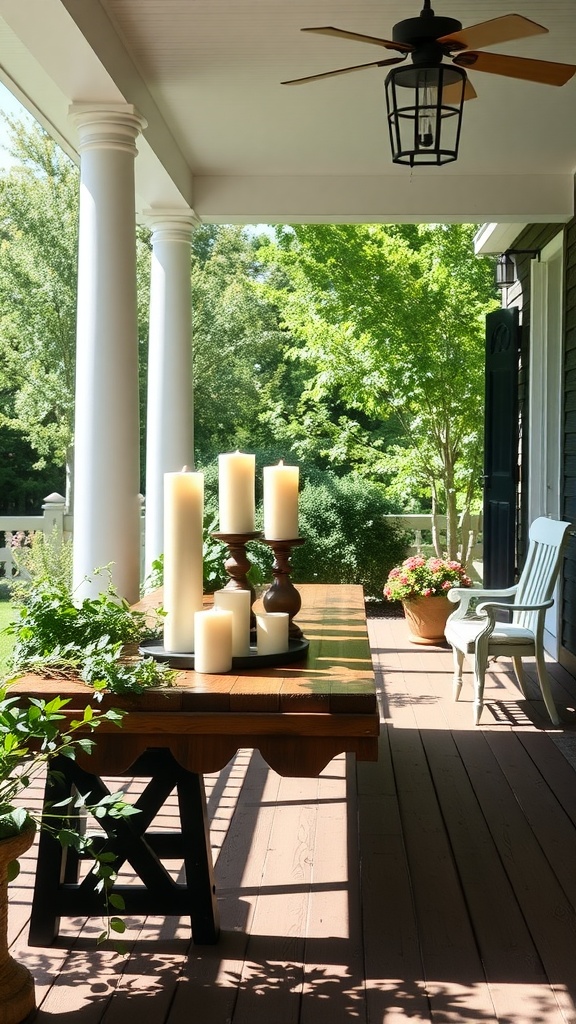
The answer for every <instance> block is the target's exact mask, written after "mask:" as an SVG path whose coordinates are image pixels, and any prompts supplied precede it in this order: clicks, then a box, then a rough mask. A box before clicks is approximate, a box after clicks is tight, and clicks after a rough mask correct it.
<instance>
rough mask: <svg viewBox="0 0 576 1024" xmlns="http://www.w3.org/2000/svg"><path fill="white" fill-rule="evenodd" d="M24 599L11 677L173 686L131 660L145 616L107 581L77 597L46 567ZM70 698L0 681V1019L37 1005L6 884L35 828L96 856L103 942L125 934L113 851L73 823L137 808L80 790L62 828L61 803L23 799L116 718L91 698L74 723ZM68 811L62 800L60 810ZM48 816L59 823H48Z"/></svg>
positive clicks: (156, 668) (156, 667) (138, 688)
mask: <svg viewBox="0 0 576 1024" xmlns="http://www.w3.org/2000/svg"><path fill="white" fill-rule="evenodd" d="M17 596H18V597H19V598H20V601H21V605H20V608H19V612H18V615H17V618H16V619H15V621H14V622H13V623H12V625H10V626H9V627H7V630H6V632H8V633H9V634H11V635H12V637H13V640H14V645H13V650H12V655H11V666H10V667H11V677H12V678H14V677H15V676H17V675H20V674H22V673H23V672H26V671H27V672H34V673H37V674H40V675H41V674H43V673H47V674H50V675H51V676H58V675H62V676H73V677H76V678H79V679H83V680H84V682H86V683H87V691H86V692H87V699H88V696H89V695H90V689H89V687H90V688H92V695H93V696H94V697H95V698H96V700H97V699H98V694H99V692H100V691H103V690H106V691H108V692H112V693H120V694H122V693H141V692H142V690H143V689H144V688H146V687H148V686H159V685H160V686H161V685H167V684H168V685H169V684H170V682H171V681H172V679H173V677H174V675H175V673H174V672H171V671H167V670H166V666H163V665H160V664H158V663H155V662H153V661H152V660H151V659H143V658H139V657H136V656H135V655H134V653H132V652H131V648H137V646H138V641H139V640H140V639H141V638H142V637H143V636H145V635H147V634H148V633H149V632H150V623H149V622H148V620H147V617H146V616H145V615H143V614H142V613H139V612H136V611H134V610H133V609H130V608H129V606H128V605H127V603H126V602H125V601H121V600H120V599H119V598H118V596H117V595H116V593H115V592H114V591H113V589H112V588H111V586H109V587H108V589H107V590H106V591H105V592H103V593H101V594H100V595H99V596H98V597H96V598H92V599H85V600H83V601H81V602H75V601H74V597H73V594H72V593H71V592H70V588H69V585H68V583H67V581H66V580H65V579H58V578H55V577H54V575H51V574H50V573H47V572H44V574H42V573H40V574H39V576H37V577H36V578H34V577H32V579H28V580H27V581H25V582H23V583H22V582H21V583H20V584H19V591H18V593H17ZM67 703H68V701H66V700H64V699H62V698H61V697H54V698H52V699H50V700H41V699H35V698H34V699H30V700H29V701H27V703H26V704H24V703H23V702H22V700H21V699H19V698H18V697H16V696H12V695H11V694H10V687H9V684H8V682H7V681H6V680H4V681H2V680H0V1024H18V1022H19V1021H21V1020H23V1019H24V1018H25V1017H26V1016H27V1014H28V1013H29V1012H30V1011H31V1010H32V1009H33V1007H34V982H33V979H32V977H31V976H30V973H29V972H28V971H27V969H26V968H25V967H24V966H23V965H21V964H18V963H16V961H14V959H13V958H12V957H11V956H10V955H9V953H8V940H7V914H8V910H7V907H8V883H9V881H11V880H13V879H14V878H15V877H16V875H17V874H18V863H17V859H18V857H19V856H21V854H22V853H24V852H25V850H26V849H27V848H28V847H29V846H30V845H31V844H32V842H33V840H34V835H35V832H36V831H37V829H39V828H40V829H43V830H48V831H51V832H52V833H53V834H54V836H55V838H56V839H57V840H58V841H59V842H60V843H62V845H63V846H68V847H70V846H71V847H73V848H75V849H76V850H78V851H79V852H82V853H87V854H88V855H89V856H91V857H92V858H93V861H94V863H93V868H92V871H93V873H94V874H95V875H96V880H95V888H96V889H97V891H99V892H100V893H101V894H102V912H103V917H104V919H105V927H104V930H103V931H102V933H101V935H100V936H99V941H104V940H105V939H107V938H109V937H110V935H111V933H112V932H114V933H121V932H123V931H124V922H123V921H122V920H121V919H120V918H118V917H116V916H113V915H114V911H115V910H122V909H123V905H124V904H123V900H122V897H121V896H120V895H119V894H118V893H115V892H113V885H114V882H115V880H116V873H115V871H114V859H115V858H114V855H113V853H112V852H110V851H107V850H106V849H105V848H103V847H102V846H101V845H100V844H98V845H97V846H95V844H94V842H93V839H92V837H90V836H89V835H86V834H84V833H83V832H82V831H81V830H80V829H79V828H76V827H75V824H74V823H75V822H76V823H78V822H79V818H80V815H81V813H82V809H85V810H86V811H87V812H88V813H91V814H93V815H94V817H96V818H99V817H102V816H103V815H104V814H106V815H107V816H110V817H113V818H116V817H118V818H119V817H125V816H128V815H130V814H136V813H138V811H137V809H136V808H134V807H133V806H132V805H131V804H130V803H127V802H126V801H124V799H123V794H122V793H121V792H117V793H112V794H110V795H109V796H106V797H105V798H103V799H102V800H100V801H98V802H93V803H90V802H89V795H88V797H87V796H86V795H82V794H79V795H78V796H77V797H76V798H75V799H74V800H73V801H71V806H70V821H69V824H68V825H67V826H66V827H65V828H62V827H61V821H62V816H63V810H62V807H61V806H60V805H58V807H57V813H56V806H55V807H54V811H55V813H54V816H52V815H51V808H50V805H46V804H45V805H44V807H43V809H42V810H41V811H40V812H38V811H37V810H35V809H34V807H33V806H28V804H27V802H26V791H27V789H28V788H29V786H30V784H31V783H32V782H33V781H34V780H35V779H37V778H38V776H39V775H40V774H41V773H44V772H47V775H48V781H49V780H50V773H51V770H52V763H53V761H54V759H55V758H56V757H62V756H64V757H68V758H73V759H75V757H76V754H77V753H78V752H80V751H82V753H83V754H86V753H89V752H90V751H91V749H92V746H93V744H94V740H93V739H92V738H91V736H90V733H93V732H94V730H95V729H96V728H97V726H98V725H99V724H100V722H102V721H104V720H108V721H112V722H115V723H116V724H121V719H122V716H123V712H122V711H117V710H115V709H110V710H107V711H101V710H100V709H99V708H98V707H94V706H93V705H91V704H90V703H87V706H86V708H85V709H84V712H83V714H82V715H80V716H79V717H78V719H77V720H75V719H72V720H69V719H67V718H66V716H65V715H64V714H63V713H62V712H63V709H64V707H65V705H66V704H67ZM67 810H68V808H67V807H64V815H65V814H66V812H67ZM52 822H54V823H56V822H58V824H57V825H56V824H52Z"/></svg>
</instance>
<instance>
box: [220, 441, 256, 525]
mask: <svg viewBox="0 0 576 1024" xmlns="http://www.w3.org/2000/svg"><path fill="white" fill-rule="evenodd" d="M255 476H256V456H255V455H246V454H245V453H244V452H227V453H225V454H224V455H219V456H218V507H219V515H220V533H254V514H255V513H254V508H255V502H256V498H255V482H254V481H255Z"/></svg>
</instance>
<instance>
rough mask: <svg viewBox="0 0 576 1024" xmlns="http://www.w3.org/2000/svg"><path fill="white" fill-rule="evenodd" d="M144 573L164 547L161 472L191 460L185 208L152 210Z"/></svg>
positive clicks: (189, 217) (189, 223)
mask: <svg viewBox="0 0 576 1024" xmlns="http://www.w3.org/2000/svg"><path fill="white" fill-rule="evenodd" d="M146 219H147V222H148V223H149V224H150V226H151V228H152V265H151V276H150V340H149V349H148V409H147V417H146V545H145V559H144V579H146V578H147V576H148V575H149V573H150V572H151V570H152V563H153V561H154V560H155V559H156V558H158V556H159V555H160V554H161V553H162V552H163V550H164V473H172V472H178V471H179V470H181V469H182V467H183V466H189V467H190V468H193V466H194V405H193V387H192V295H191V283H190V242H191V238H192V229H193V227H194V225H195V224H196V223H197V220H196V217H195V216H194V214H193V213H192V211H190V212H189V213H188V212H186V211H168V210H153V211H149V212H148V213H147V215H146Z"/></svg>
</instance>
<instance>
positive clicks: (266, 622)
mask: <svg viewBox="0 0 576 1024" xmlns="http://www.w3.org/2000/svg"><path fill="white" fill-rule="evenodd" d="M289 624H290V616H289V615H288V612H262V613H260V614H259V615H257V616H256V648H257V651H258V654H283V653H284V652H285V651H287V650H288V627H289Z"/></svg>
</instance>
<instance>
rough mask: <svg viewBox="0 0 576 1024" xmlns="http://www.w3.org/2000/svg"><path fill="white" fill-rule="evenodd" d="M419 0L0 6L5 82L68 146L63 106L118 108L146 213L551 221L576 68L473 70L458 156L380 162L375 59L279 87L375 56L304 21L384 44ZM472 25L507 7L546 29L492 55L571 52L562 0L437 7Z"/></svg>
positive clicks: (568, 197)
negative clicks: (542, 72) (558, 75)
mask: <svg viewBox="0 0 576 1024" xmlns="http://www.w3.org/2000/svg"><path fill="white" fill-rule="evenodd" d="M421 6H422V3H421V0H355V2H354V0H290V2H286V0H0V77H2V79H3V80H4V82H5V84H6V85H8V87H9V88H10V89H11V90H12V91H13V92H15V94H16V95H17V96H18V98H20V99H21V100H22V102H24V104H25V105H26V106H28V107H29V108H30V109H31V110H32V111H33V112H34V113H35V114H36V115H37V116H39V118H40V120H41V121H42V122H43V123H44V124H45V126H46V127H48V128H49V130H51V131H52V132H53V133H55V134H56V137H57V138H58V139H59V140H60V141H61V142H62V143H63V144H64V146H65V147H66V148H67V149H68V151H69V152H71V153H74V152H75V146H76V140H75V137H74V133H73V129H72V127H71V125H70V123H69V120H68V116H67V111H68V106H69V104H70V103H72V102H91V101H102V100H107V101H117V102H118V101H124V102H127V103H132V104H134V106H135V107H136V108H137V109H138V111H139V112H140V113H141V114H143V115H144V116H145V117H146V119H147V121H148V127H147V128H146V130H145V133H144V138H143V139H142V140H140V142H139V157H138V161H137V190H138V197H139V204H140V207H141V208H146V207H154V206H166V205H170V206H179V205H182V206H183V205H184V204H189V205H190V206H192V207H193V209H194V210H195V211H196V213H197V214H198V216H199V217H200V218H201V219H203V220H205V221H216V222H217V221H222V222H245V223H250V222H257V221H264V222H266V221H268V222H273V221H287V222H290V221H292V222H295V221H300V220H306V221H331V220H332V221H394V220H396V221H420V220H471V221H476V222H478V221H496V222H498V221H508V222H513V223H514V222H519V223H520V222H529V221H558V222H562V221H564V220H567V219H568V218H569V217H570V216H571V215H572V212H573V198H574V172H575V169H576V116H575V115H576V78H575V79H573V80H572V81H571V82H569V83H568V84H567V85H565V86H564V87H562V88H559V89H558V88H553V87H550V86H541V85H535V84H532V83H528V82H519V81H514V80H512V79H506V78H501V77H497V76H493V75H486V74H481V73H474V72H472V73H471V79H472V80H473V82H474V86H475V88H476V90H477V93H478V98H477V99H476V100H474V101H472V102H469V103H467V104H466V107H465V111H464V119H463V129H462V141H461V147H460V156H459V158H458V160H457V162H456V163H454V164H449V165H447V166H445V167H443V168H431V167H421V168H417V169H414V170H410V169H409V168H406V167H397V166H394V165H393V164H392V162H391V157H390V147H389V141H388V136H387V126H386V116H385V99H384V89H383V83H384V79H385V76H386V72H387V69H385V68H382V69H378V68H371V69H368V70H366V71H361V72H357V73H355V74H350V75H342V76H339V77H336V78H329V79H326V80H323V81H320V82H317V83H314V84H310V85H303V86H299V87H294V88H287V87H284V86H281V85H280V82H281V81H282V80H283V79H289V78H297V77H301V76H304V75H308V74H315V73H320V72H322V71H328V70H333V69H334V68H339V67H345V66H349V65H354V64H360V63H364V62H367V61H371V60H378V59H381V58H383V57H386V56H389V55H390V54H388V53H386V51H383V50H382V49H381V48H377V47H372V46H371V45H368V44H361V43H356V42H353V41H351V40H346V41H345V40H341V39H336V38H330V37H327V36H313V35H305V34H302V33H301V32H300V28H301V27H303V26H310V25H337V26H339V27H341V28H346V29H350V30H354V31H358V32H361V33H365V34H369V35H377V36H385V37H389V35H390V33H391V30H392V26H393V25H394V24H395V23H396V22H397V21H400V20H402V18H405V17H415V16H417V15H418V13H419V11H420V8H421ZM434 7H435V10H436V13H437V14H439V15H442V16H447V17H454V18H458V19H459V20H460V21H462V23H463V24H464V25H472V24H474V23H476V22H479V21H484V20H487V19H489V18H496V17H499V16H501V15H504V14H509V13H511V12H512V10H513V11H514V12H515V13H518V14H522V15H524V16H526V17H528V18H531V19H533V20H534V21H538V22H540V23H542V24H545V25H546V26H547V27H548V28H549V30H550V31H549V34H548V35H542V36H536V37H534V38H531V39H526V40H521V41H519V42H516V43H507V44H505V45H503V46H500V47H494V48H492V49H493V50H494V51H500V52H506V53H511V54H516V55H518V56H526V57H535V58H541V59H545V60H556V61H563V62H573V61H574V60H575V55H576V5H575V4H574V0H547V2H546V3H543V2H541V0H514V3H513V4H511V3H509V2H508V0H435V3H434Z"/></svg>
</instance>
